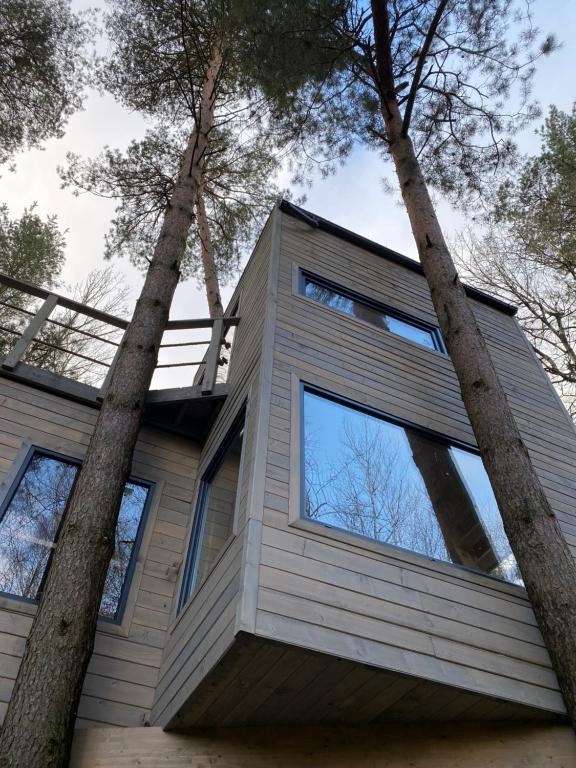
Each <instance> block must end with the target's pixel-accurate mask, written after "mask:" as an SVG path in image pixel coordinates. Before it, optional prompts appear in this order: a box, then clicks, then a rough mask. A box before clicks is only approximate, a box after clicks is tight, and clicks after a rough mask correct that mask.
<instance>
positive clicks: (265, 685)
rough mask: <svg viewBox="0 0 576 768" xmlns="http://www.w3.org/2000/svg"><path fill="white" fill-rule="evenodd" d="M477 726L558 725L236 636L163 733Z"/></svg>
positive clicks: (517, 709) (494, 702)
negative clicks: (420, 724) (431, 723)
mask: <svg viewBox="0 0 576 768" xmlns="http://www.w3.org/2000/svg"><path fill="white" fill-rule="evenodd" d="M478 720H499V721H500V720H523V721H524V720H540V721H550V722H562V718H560V717H559V716H558V715H557V714H555V713H552V712H547V711H545V710H542V709H536V708H533V707H527V706H522V705H520V704H516V703H514V702H509V701H505V700H501V699H496V698H492V697H489V696H483V695H479V694H477V693H472V692H469V691H465V690H463V689H460V688H455V687H451V686H447V685H439V684H437V683H434V682H430V681H427V680H422V679H421V678H417V677H410V676H408V675H400V674H398V673H396V672H390V671H386V670H383V669H377V668H375V667H371V666H367V665H365V664H362V663H360V662H353V661H349V660H347V659H342V658H339V657H336V656H332V655H329V654H321V653H316V652H313V651H309V650H306V649H303V648H299V647H296V646H293V645H287V644H284V643H279V642H275V641H271V640H265V639H260V638H257V637H254V636H252V635H247V634H243V633H241V634H240V635H238V636H237V638H236V640H235V642H234V644H233V645H232V647H231V648H230V649H229V650H228V652H227V653H226V654H225V655H224V657H223V658H222V659H221V660H220V662H219V663H218V664H217V665H216V666H215V667H214V668H213V669H212V670H211V672H210V673H209V674H208V675H207V676H206V677H205V678H204V680H203V682H202V683H201V685H200V686H199V687H198V688H197V689H196V690H195V691H194V693H193V694H192V695H191V696H190V698H189V700H188V702H187V704H186V705H185V706H184V707H182V708H181V709H180V711H179V712H178V714H177V715H176V716H175V717H173V718H172V720H171V721H170V722H169V723H168V724H167V726H166V727H167V729H169V730H171V729H173V730H182V729H187V728H191V727H194V728H197V727H202V728H203V727H213V726H216V725H219V726H222V725H224V726H244V725H251V726H252V725H254V726H256V725H289V724H306V725H316V724H324V725H328V724H330V725H336V724H367V723H387V722H403V723H414V722H428V721H443V722H451V721H478ZM153 725H155V723H153Z"/></svg>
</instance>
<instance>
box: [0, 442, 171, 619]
mask: <svg viewBox="0 0 576 768" xmlns="http://www.w3.org/2000/svg"><path fill="white" fill-rule="evenodd" d="M37 455H40V456H46V457H47V458H49V459H54V460H56V461H60V462H62V463H65V464H72V465H73V466H76V467H79V468H81V467H82V460H81V459H77V458H75V457H74V456H68V455H67V454H65V453H59V452H58V451H52V450H50V449H49V448H42V447H40V446H37V445H31V446H30V447H29V448H28V450H27V451H26V454H25V456H24V458H23V459H22V461H21V463H20V466H19V467H18V471H17V473H16V475H15V477H14V479H13V480H12V482H11V483H10V486H9V488H8V490H7V491H6V493H5V495H4V498H3V499H2V502H1V503H0V526H1V525H2V521H3V519H4V515H5V514H6V511H7V509H8V507H9V506H10V504H11V503H12V500H13V498H14V496H15V495H16V492H17V491H18V488H19V487H20V483H21V481H22V478H23V477H24V475H25V474H26V472H27V471H28V468H29V466H30V464H31V462H32V459H33V458H34V456H37ZM76 477H77V475H76ZM126 482H127V483H136V484H138V485H142V486H144V487H146V488H147V489H148V493H147V496H146V502H145V504H144V508H143V510H142V514H141V516H140V522H139V523H138V530H137V532H136V538H135V539H134V546H133V547H132V552H131V553H130V562H129V563H128V568H127V569H126V575H125V576H124V583H123V585H122V592H121V594H120V599H119V601H118V607H117V609H116V613H115V615H114V616H113V617H112V616H104V615H101V614H100V613H99V614H98V621H105V622H107V623H109V624H121V623H122V620H123V618H124V611H125V609H126V603H127V602H128V595H129V593H130V588H131V586H132V577H133V575H134V570H135V568H136V563H137V561H138V555H139V552H140V546H141V544H142V538H143V536H144V531H145V530H146V524H147V522H148V515H149V511H150V506H151V504H152V496H153V493H154V488H155V486H156V483H154V482H153V481H151V480H144V479H143V478H140V477H136V476H135V475H130V476H129V478H128V480H127V481H126ZM75 483H76V478H74V482H73V483H72V487H71V488H70V493H72V491H73V489H74V485H75ZM63 519H64V518H63ZM60 528H61V524H60V526H59V527H58V530H57V532H56V536H55V538H54V543H55V544H56V543H57V542H58V536H59V534H60ZM49 567H50V563H48V565H47V568H46V571H45V573H47V571H48V568H49ZM0 596H2V597H8V598H10V599H11V600H20V601H22V602H25V603H28V604H30V605H38V603H39V600H38V599H36V598H32V597H23V596H22V595H14V594H12V593H11V592H4V591H3V590H0Z"/></svg>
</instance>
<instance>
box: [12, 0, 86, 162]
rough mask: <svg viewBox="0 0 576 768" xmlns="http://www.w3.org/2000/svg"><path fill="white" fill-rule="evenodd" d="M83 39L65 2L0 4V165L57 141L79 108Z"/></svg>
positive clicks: (79, 21) (79, 20) (82, 28)
mask: <svg viewBox="0 0 576 768" xmlns="http://www.w3.org/2000/svg"><path fill="white" fill-rule="evenodd" d="M89 35H90V24H89V23H88V21H87V17H85V16H84V17H81V16H79V15H78V14H76V13H73V12H72V11H71V9H70V3H69V0H2V3H1V4H0V163H4V162H6V161H8V160H10V159H11V158H13V156H14V155H15V154H16V153H17V152H19V151H21V150H23V149H29V148H32V147H37V146H38V145H39V144H41V143H42V142H43V141H45V140H46V139H49V138H51V137H60V136H62V135H63V132H64V126H65V125H66V122H67V120H68V118H69V117H70V115H71V114H72V113H73V112H75V111H76V110H78V109H79V108H80V107H81V105H82V90H83V86H84V84H85V82H86V77H87V72H88V58H87V55H86V52H85V44H86V43H87V40H88V38H89Z"/></svg>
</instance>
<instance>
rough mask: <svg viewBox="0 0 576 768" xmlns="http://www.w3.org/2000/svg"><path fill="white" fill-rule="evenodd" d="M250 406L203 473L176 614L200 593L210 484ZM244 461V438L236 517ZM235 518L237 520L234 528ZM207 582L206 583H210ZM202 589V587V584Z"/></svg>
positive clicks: (232, 428) (243, 427) (238, 417)
mask: <svg viewBox="0 0 576 768" xmlns="http://www.w3.org/2000/svg"><path fill="white" fill-rule="evenodd" d="M246 412H247V408H246V404H245V403H244V405H243V406H242V407H241V408H240V410H239V411H238V413H237V414H236V416H235V417H234V420H233V422H232V424H231V425H230V427H229V428H228V431H227V432H226V435H225V437H224V439H223V440H222V442H221V443H220V445H219V446H218V449H217V450H216V452H215V453H214V456H213V457H212V458H211V460H210V462H209V464H208V466H207V468H206V469H205V471H204V473H203V474H202V478H201V480H200V485H199V487H198V495H197V498H196V504H195V507H194V519H193V521H192V530H191V532H190V537H189V540H188V551H187V553H186V562H185V564H184V571H183V575H182V581H181V583H180V594H179V595H178V607H177V609H176V615H178V614H180V613H181V612H182V609H183V608H184V607H185V606H186V605H187V604H188V602H189V601H190V600H191V598H192V597H193V596H194V595H195V594H196V591H197V589H196V576H197V567H198V555H199V553H200V546H201V544H202V538H203V535H204V526H205V523H206V501H207V500H208V493H209V491H210V484H211V483H212V480H213V479H214V477H215V476H216V473H217V472H218V470H219V469H220V467H221V465H222V459H223V458H224V456H225V455H226V452H227V451H228V449H229V448H230V446H231V445H232V443H233V442H234V440H235V439H236V438H237V436H238V434H239V432H240V431H241V430H242V429H245V427H246ZM243 461H244V437H243V439H242V450H241V454H240V470H239V474H238V485H237V486H236V500H235V509H234V514H235V513H236V505H237V504H238V488H239V485H240V482H241V478H242V466H243ZM234 524H235V519H234V520H233V526H234ZM219 559H220V555H218V556H217V558H216V561H215V562H217V561H218V560H219ZM206 580H207V579H205V580H204V581H203V582H202V584H204V583H205V582H206ZM200 586H201V585H200Z"/></svg>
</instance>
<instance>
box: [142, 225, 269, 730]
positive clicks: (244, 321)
mask: <svg viewBox="0 0 576 768" xmlns="http://www.w3.org/2000/svg"><path fill="white" fill-rule="evenodd" d="M272 229H273V220H272V219H271V220H269V221H268V223H267V225H266V227H265V228H264V230H263V232H262V235H261V236H260V240H259V242H258V244H257V246H256V249H255V251H254V253H253V254H252V257H251V258H250V261H249V262H248V264H247V266H246V268H245V270H244V272H243V275H242V277H241V279H240V281H239V284H238V288H237V289H236V292H235V294H234V296H233V298H232V300H231V302H230V305H231V306H233V305H234V303H235V301H236V298H237V297H238V296H239V297H240V310H239V311H240V316H241V321H240V324H239V326H238V328H237V331H236V335H235V340H234V348H233V352H232V360H231V366H230V377H229V379H228V384H229V386H230V395H229V396H228V399H227V400H226V403H225V404H224V407H223V409H222V411H221V413H220V414H219V417H218V419H217V421H216V423H215V425H214V427H213V429H212V430H211V433H210V435H209V436H208V439H207V441H206V444H205V446H204V448H203V451H202V456H201V459H200V465H199V477H201V476H202V474H203V472H204V471H205V469H206V467H207V466H208V464H209V463H210V461H211V459H212V457H213V455H214V452H215V451H216V450H217V448H218V447H219V445H220V444H221V442H222V440H223V439H224V437H225V436H226V433H227V432H228V430H229V428H230V425H231V424H232V422H233V420H234V419H235V417H236V415H237V414H238V411H239V410H240V408H241V407H242V405H243V404H244V403H247V416H246V424H245V431H244V446H243V456H242V467H241V476H240V493H239V500H238V507H237V520H236V525H235V530H236V536H234V537H233V538H232V539H231V540H230V541H229V543H228V546H227V547H226V548H225V550H224V551H223V553H222V556H221V557H220V558H219V559H218V560H217V561H216V564H215V566H214V568H213V570H212V572H211V573H210V575H209V576H208V578H207V579H206V581H205V582H204V584H203V585H202V586H201V587H200V588H199V589H198V591H197V592H196V594H195V595H194V596H193V599H192V600H191V601H190V602H189V603H188V604H187V605H186V606H185V607H184V609H183V611H182V612H181V614H180V615H179V616H178V617H176V616H173V620H174V621H173V623H172V625H171V627H170V637H169V640H168V642H167V645H166V649H165V653H164V659H163V663H162V670H161V675H160V680H159V683H158V688H157V692H156V697H155V703H154V708H153V713H152V722H153V723H154V724H159V725H165V724H166V723H167V722H168V721H170V720H171V719H172V718H173V717H174V716H175V715H176V714H177V712H178V711H179V710H180V709H181V708H182V707H184V706H185V704H186V701H187V700H188V699H189V697H190V696H191V694H192V692H193V691H194V689H195V688H196V686H197V685H198V684H199V682H200V681H201V680H202V679H203V678H204V676H205V675H206V674H207V673H208V672H209V671H210V669H211V668H212V667H213V666H214V665H215V664H216V663H217V662H218V660H219V659H220V657H221V656H222V654H223V653H224V652H225V651H226V650H227V649H228V648H229V647H230V646H231V644H232V642H233V640H234V635H235V631H236V614H237V610H238V606H239V592H240V588H241V579H240V571H241V568H242V562H243V547H244V530H245V524H246V520H247V506H248V500H249V492H250V485H251V481H252V467H253V463H254V456H253V454H254V440H255V429H256V421H257V412H258V407H259V400H258V381H259V361H260V351H261V340H262V336H263V327H264V314H265V313H264V305H265V296H266V289H267V283H268V267H269V259H270V248H271V238H272Z"/></svg>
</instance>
